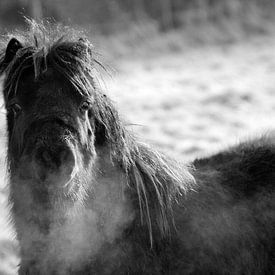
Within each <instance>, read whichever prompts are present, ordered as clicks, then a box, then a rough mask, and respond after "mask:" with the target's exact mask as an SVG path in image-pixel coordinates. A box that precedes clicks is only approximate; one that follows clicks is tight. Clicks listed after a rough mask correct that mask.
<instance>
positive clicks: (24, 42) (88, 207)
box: [0, 21, 275, 274]
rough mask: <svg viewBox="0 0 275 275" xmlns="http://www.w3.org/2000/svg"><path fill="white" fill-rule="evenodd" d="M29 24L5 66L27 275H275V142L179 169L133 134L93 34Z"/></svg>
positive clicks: (9, 46)
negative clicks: (106, 89)
mask: <svg viewBox="0 0 275 275" xmlns="http://www.w3.org/2000/svg"><path fill="white" fill-rule="evenodd" d="M28 23H29V30H28V31H26V32H20V33H17V34H12V36H10V37H9V40H8V41H3V43H2V45H3V49H2V51H1V60H0V73H1V75H3V76H4V83H3V96H4V101H5V107H6V109H7V130H8V169H9V174H10V203H11V204H12V217H13V220H14V224H15V228H16V231H17V236H18V240H19V245H20V250H21V263H20V267H19V274H274V251H275V246H274V236H275V233H274V228H275V218H274V209H275V203H274V180H275V144H274V142H273V138H272V137H263V138H261V139H258V140H254V141H251V142H246V143H242V144H240V145H238V146H236V147H232V148H230V149H228V150H226V151H224V152H221V153H219V154H216V155H214V156H211V157H209V158H204V159H197V160H195V161H194V162H193V163H192V164H190V165H189V166H185V165H183V164H181V163H179V162H176V161H174V160H171V159H169V158H167V157H166V156H164V155H162V154H161V153H159V152H157V151H155V150H154V149H152V148H151V147H149V146H147V145H145V144H143V143H141V142H139V141H138V140H137V139H136V138H135V137H134V136H132V135H131V134H130V133H129V132H128V131H127V129H126V127H125V125H124V123H123V122H122V121H121V119H120V117H119V115H118V113H117V111H116V108H115V107H114V105H113V103H112V102H111V101H110V100H109V99H108V97H107V96H106V95H104V94H103V93H102V91H101V89H100V86H99V85H98V84H97V83H98V81H97V74H98V68H104V66H103V65H102V64H101V63H100V61H99V60H98V56H97V55H96V53H95V51H94V49H93V46H92V45H91V43H90V42H89V40H88V39H87V38H85V36H84V34H83V33H79V32H76V31H74V30H71V29H70V28H63V27H60V26H50V25H48V24H42V23H36V22H34V21H29V22H28ZM11 37H12V38H11ZM4 45H5V46H4Z"/></svg>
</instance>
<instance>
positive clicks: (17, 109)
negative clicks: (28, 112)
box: [10, 103, 22, 116]
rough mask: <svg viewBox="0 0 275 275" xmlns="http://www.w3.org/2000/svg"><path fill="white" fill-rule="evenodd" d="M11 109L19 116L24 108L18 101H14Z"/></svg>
mask: <svg viewBox="0 0 275 275" xmlns="http://www.w3.org/2000/svg"><path fill="white" fill-rule="evenodd" d="M10 110H11V111H12V112H13V114H14V115H15V116H18V115H19V114H20V113H21V110H22V108H21V106H20V105H19V104H18V103H14V104H12V105H11V106H10Z"/></svg>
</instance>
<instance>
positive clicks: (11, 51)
mask: <svg viewBox="0 0 275 275" xmlns="http://www.w3.org/2000/svg"><path fill="white" fill-rule="evenodd" d="M21 48H23V46H22V44H21V43H20V42H19V41H18V40H17V39H16V38H12V39H11V40H10V41H9V43H8V45H7V48H6V52H5V56H4V60H3V63H4V64H6V65H7V64H9V63H10V62H11V61H12V60H13V58H14V56H15V55H16V53H17V51H18V50H19V49H21Z"/></svg>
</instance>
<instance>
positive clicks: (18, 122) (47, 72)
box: [1, 22, 124, 195]
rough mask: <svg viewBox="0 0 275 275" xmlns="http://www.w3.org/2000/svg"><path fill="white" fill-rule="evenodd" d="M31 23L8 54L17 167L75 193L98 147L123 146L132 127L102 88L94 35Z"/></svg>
mask: <svg viewBox="0 0 275 275" xmlns="http://www.w3.org/2000/svg"><path fill="white" fill-rule="evenodd" d="M31 26H32V31H31V32H28V33H27V34H26V36H23V37H22V36H21V37H18V38H17V37H16V38H15V37H13V38H12V39H10V41H9V42H8V44H7V47H6V50H5V52H4V53H3V54H2V60H1V72H2V73H3V72H4V73H5V75H6V78H5V80H4V90H3V92H4V100H5V106H6V109H7V124H8V142H9V147H8V148H9V151H8V159H9V163H10V170H11V172H12V175H15V174H16V176H17V177H19V178H22V179H33V180H35V181H36V182H37V183H39V184H42V185H44V186H46V185H47V186H50V185H56V184H57V183H58V186H53V188H54V190H55V191H57V190H58V189H60V190H62V192H63V193H64V192H65V193H64V194H66V195H68V192H69V190H71V191H73V190H74V188H79V186H77V184H76V182H77V181H76V180H74V179H75V178H77V177H78V173H80V172H81V173H82V174H83V171H89V173H90V171H91V170H92V168H93V164H94V161H95V157H96V154H97V152H96V147H102V146H105V145H108V146H111V147H112V146H115V147H118V146H121V147H123V144H122V143H123V136H124V134H123V130H122V128H121V127H120V122H119V119H118V117H117V114H116V112H115V110H114V108H113V106H112V104H111V102H110V101H109V100H108V98H106V96H105V95H104V94H103V93H101V91H100V90H99V89H98V85H97V80H96V68H97V67H98V66H99V65H101V64H100V63H99V61H98V60H97V59H96V54H95V53H94V51H93V46H92V45H91V44H90V42H89V41H88V40H87V39H86V38H83V37H81V36H77V35H76V32H68V33H67V34H66V33H64V32H63V33H62V32H61V30H58V31H53V30H50V29H46V28H44V26H43V25H38V24H36V23H34V22H31ZM62 30H63V31H64V29H62ZM54 36H55V37H54ZM121 149H123V148H121ZM117 157H118V156H117ZM81 176H83V175H81ZM65 186H66V187H68V188H67V189H66V188H65ZM82 188H83V186H82ZM84 189H85V188H84Z"/></svg>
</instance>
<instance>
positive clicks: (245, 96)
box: [0, 37, 275, 275]
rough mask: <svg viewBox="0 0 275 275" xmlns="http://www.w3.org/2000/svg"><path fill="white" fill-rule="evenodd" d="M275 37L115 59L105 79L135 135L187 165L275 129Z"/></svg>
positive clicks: (8, 238) (6, 234)
mask: <svg viewBox="0 0 275 275" xmlns="http://www.w3.org/2000/svg"><path fill="white" fill-rule="evenodd" d="M274 48H275V37H274V38H273V37H265V38H263V37H260V38H257V39H256V38H254V39H252V40H247V41H242V42H237V43H234V44H231V45H223V46H222V45H219V46H213V45H212V46H209V45H208V46H203V47H194V48H192V49H191V48H190V49H188V50H186V49H185V50H184V51H183V52H181V51H177V52H175V53H172V52H169V53H167V54H164V53H162V54H161V55H160V56H155V55H154V57H150V54H147V55H146V56H147V57H146V58H140V59H138V58H135V59H134V60H125V59H124V60H123V61H121V60H120V61H115V62H114V64H113V65H114V67H115V68H116V69H117V72H116V73H115V74H114V75H113V78H107V79H106V80H105V88H106V89H107V93H108V95H109V96H110V97H111V98H113V100H114V101H115V102H116V105H117V106H118V108H119V110H120V113H121V114H122V115H123V118H124V119H125V121H126V123H127V124H129V129H130V130H132V131H134V132H136V133H137V134H138V135H139V136H140V137H141V138H142V139H144V140H147V141H148V142H149V143H151V144H153V145H154V146H156V147H157V148H159V149H160V150H162V151H164V152H167V153H168V154H170V155H172V156H174V157H175V158H180V159H182V160H184V161H189V160H192V159H193V158H194V157H200V156H205V155H208V154H210V153H213V152H217V151H218V150H221V149H222V148H226V147H227V146H229V145H232V144H234V143H236V142H238V141H239V140H242V139H245V138H251V137H253V136H256V135H261V134H262V133H266V132H267V131H268V130H270V129H272V128H273V124H274V123H275V50H274ZM0 116H1V119H0V121H1V123H0V125H1V132H0V133H1V137H2V138H1V147H0V153H1V165H0V167H1V174H0V176H1V181H2V182H1V184H0V275H10V274H15V271H14V270H15V265H16V264H17V262H18V259H17V257H16V251H17V248H16V243H15V241H13V235H14V234H13V232H12V229H11V228H10V227H8V226H7V208H6V207H5V205H6V200H7V190H6V189H5V188H4V186H5V169H4V166H5V164H4V160H5V140H4V136H5V131H4V127H5V126H4V111H3V110H1V112H0Z"/></svg>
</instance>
